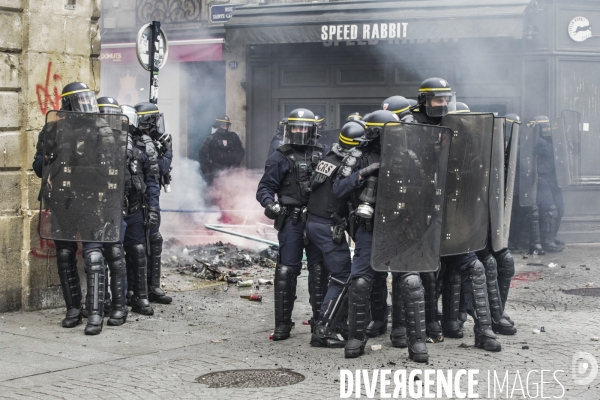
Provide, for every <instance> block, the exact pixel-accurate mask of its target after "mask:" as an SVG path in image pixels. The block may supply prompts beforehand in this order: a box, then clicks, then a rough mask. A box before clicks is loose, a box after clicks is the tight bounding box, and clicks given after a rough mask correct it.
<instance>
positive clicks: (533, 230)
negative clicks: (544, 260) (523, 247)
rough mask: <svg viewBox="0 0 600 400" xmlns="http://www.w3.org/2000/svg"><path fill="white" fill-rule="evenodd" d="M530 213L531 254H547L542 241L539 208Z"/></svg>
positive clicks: (535, 207) (534, 207)
mask: <svg viewBox="0 0 600 400" xmlns="http://www.w3.org/2000/svg"><path fill="white" fill-rule="evenodd" d="M531 208H532V210H531V211H530V212H529V254H539V255H540V256H543V255H544V254H546V252H545V251H544V249H543V247H542V244H541V241H540V214H539V212H538V209H537V206H533V207H531Z"/></svg>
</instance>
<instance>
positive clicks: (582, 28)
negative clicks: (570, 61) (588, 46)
mask: <svg viewBox="0 0 600 400" xmlns="http://www.w3.org/2000/svg"><path fill="white" fill-rule="evenodd" d="M568 29H569V36H570V37H571V39H573V40H574V41H576V42H583V41H584V40H586V39H589V38H591V37H592V27H591V25H590V21H588V19H587V18H585V17H575V18H573V19H572V20H571V22H570V23H569V28H568Z"/></svg>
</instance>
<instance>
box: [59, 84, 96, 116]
mask: <svg viewBox="0 0 600 400" xmlns="http://www.w3.org/2000/svg"><path fill="white" fill-rule="evenodd" d="M60 97H61V99H62V107H61V110H65V111H79V112H86V113H97V112H98V102H97V101H96V94H95V93H94V91H93V90H92V89H90V87H89V86H88V85H87V84H85V83H83V82H71V83H69V84H68V85H67V86H65V87H64V88H63V90H62V93H61V95H60Z"/></svg>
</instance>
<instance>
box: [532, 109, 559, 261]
mask: <svg viewBox="0 0 600 400" xmlns="http://www.w3.org/2000/svg"><path fill="white" fill-rule="evenodd" d="M529 125H530V126H531V127H533V129H534V130H537V132H538V134H539V139H538V144H537V164H538V168H537V172H538V182H537V185H538V204H539V205H538V208H539V214H540V217H539V219H540V240H541V244H542V247H543V248H544V250H545V251H546V252H547V253H548V252H549V253H556V252H560V251H562V250H563V249H562V247H560V246H559V245H558V244H564V243H563V242H560V241H559V242H558V243H557V241H556V240H557V239H556V234H557V233H558V230H559V228H560V223H561V220H562V217H563V215H564V210H565V203H564V201H563V196H562V190H561V189H560V188H559V187H558V183H557V180H556V167H555V163H554V146H553V144H552V130H551V127H550V119H549V118H548V117H547V116H545V115H538V116H537V117H535V118H534V119H533V120H532V121H531V122H530V124H529Z"/></svg>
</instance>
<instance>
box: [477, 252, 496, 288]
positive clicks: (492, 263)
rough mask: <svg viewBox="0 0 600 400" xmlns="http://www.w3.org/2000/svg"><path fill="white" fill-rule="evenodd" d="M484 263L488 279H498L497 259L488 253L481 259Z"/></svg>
mask: <svg viewBox="0 0 600 400" xmlns="http://www.w3.org/2000/svg"><path fill="white" fill-rule="evenodd" d="M481 263H482V264H483V268H484V269H485V276H486V278H487V280H488V281H493V280H496V278H497V277H498V264H497V263H496V259H495V258H494V257H493V256H492V255H491V254H489V253H488V255H487V256H486V257H485V258H484V259H483V260H481Z"/></svg>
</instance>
